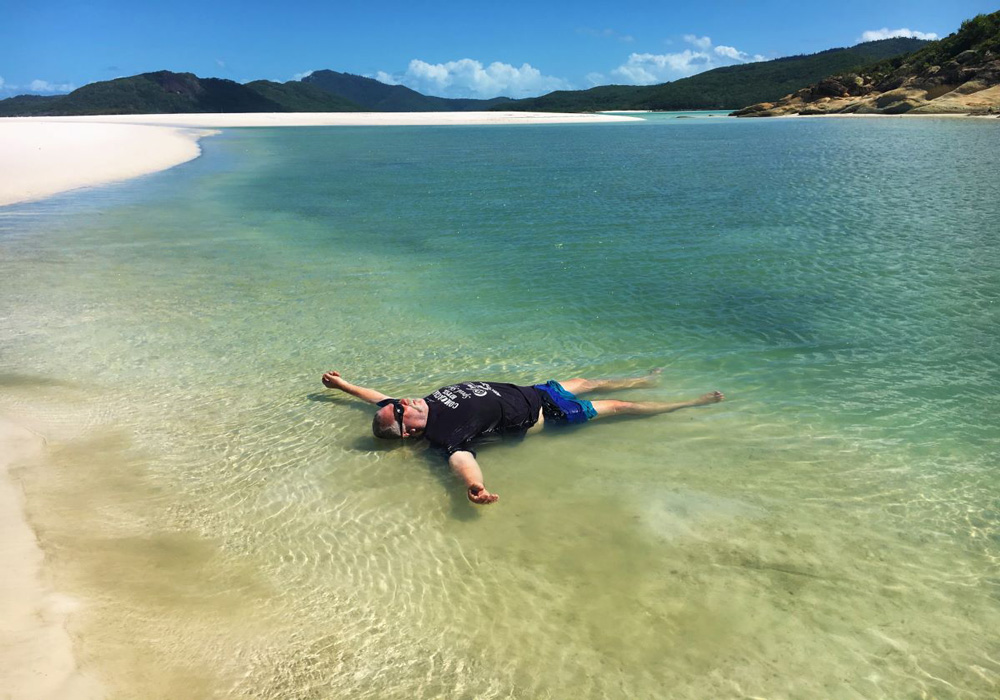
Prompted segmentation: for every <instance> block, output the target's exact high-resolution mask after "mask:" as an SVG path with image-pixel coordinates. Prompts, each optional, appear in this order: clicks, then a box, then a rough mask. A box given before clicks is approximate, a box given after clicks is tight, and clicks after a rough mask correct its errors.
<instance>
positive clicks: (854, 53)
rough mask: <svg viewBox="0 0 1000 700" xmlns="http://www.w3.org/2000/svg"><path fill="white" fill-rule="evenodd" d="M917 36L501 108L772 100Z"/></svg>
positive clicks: (691, 105) (703, 105)
mask: <svg viewBox="0 0 1000 700" xmlns="http://www.w3.org/2000/svg"><path fill="white" fill-rule="evenodd" d="M926 43H927V42H926V41H922V40H920V39H902V38H900V39H883V40H881V41H868V42H864V43H861V44H858V45H856V46H852V47H850V48H846V49H845V48H841V49H829V50H827V51H821V52H819V53H814V54H809V55H806V56H789V57H786V58H777V59H774V60H773V61H761V62H759V63H747V64H743V65H739V66H726V67H724V68H716V69H714V70H710V71H706V72H704V73H699V74H698V75H693V76H691V77H690V78H682V79H681V80H675V81H674V82H671V83H663V84H661V85H647V86H634V85H603V86H600V87H595V88H591V89H590V90H571V91H558V92H552V93H549V94H548V95H543V96H541V97H535V98H530V99H526V100H515V101H513V102H507V103H505V104H504V105H503V106H502V107H500V108H501V109H512V110H523V111H540V112H600V111H603V110H629V109H635V110H646V109H650V110H676V109H731V108H733V107H739V106H742V105H747V104H750V103H753V102H764V101H768V100H777V99H778V98H780V97H783V96H785V95H787V94H789V93H790V92H794V91H795V90H798V89H799V88H801V87H804V86H806V85H809V84H810V83H814V82H816V81H818V80H820V79H821V78H824V77H826V76H828V75H832V74H834V73H838V72H844V71H849V70H851V69H853V68H857V67H859V66H863V65H867V64H870V63H872V62H874V61H880V60H882V59H887V58H892V57H894V56H899V55H901V54H906V53H910V52H912V51H916V50H917V49H919V48H921V47H922V46H923V45H924V44H926Z"/></svg>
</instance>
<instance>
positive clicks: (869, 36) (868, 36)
mask: <svg viewBox="0 0 1000 700" xmlns="http://www.w3.org/2000/svg"><path fill="white" fill-rule="evenodd" d="M896 37H905V38H907V39H926V40H928V41H934V40H935V39H937V38H938V35H937V34H935V33H934V32H917V31H913V30H911V29H906V28H905V27H904V28H903V29H889V28H888V27H882V28H881V29H870V30H868V31H867V32H864V33H862V35H861V38H860V39H859V41H879V40H880V39H895V38H896Z"/></svg>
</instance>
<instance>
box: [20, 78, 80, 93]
mask: <svg viewBox="0 0 1000 700" xmlns="http://www.w3.org/2000/svg"><path fill="white" fill-rule="evenodd" d="M28 89H29V90H31V91H32V92H72V91H73V90H74V89H75V88H74V86H73V85H71V84H70V83H50V82H49V81H48V80H32V81H31V83H30V84H29V85H28Z"/></svg>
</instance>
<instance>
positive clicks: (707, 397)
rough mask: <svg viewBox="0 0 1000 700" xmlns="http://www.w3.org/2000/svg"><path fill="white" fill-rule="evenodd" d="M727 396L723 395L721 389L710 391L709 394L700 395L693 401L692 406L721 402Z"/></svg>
mask: <svg viewBox="0 0 1000 700" xmlns="http://www.w3.org/2000/svg"><path fill="white" fill-rule="evenodd" d="M724 398H726V397H725V396H723V394H722V392H721V391H710V392H708V393H707V394H703V395H702V396H699V397H698V398H696V399H695V400H694V401H692V402H691V405H692V406H704V405H705V404H709V403H719V402H720V401H722V400H723V399H724Z"/></svg>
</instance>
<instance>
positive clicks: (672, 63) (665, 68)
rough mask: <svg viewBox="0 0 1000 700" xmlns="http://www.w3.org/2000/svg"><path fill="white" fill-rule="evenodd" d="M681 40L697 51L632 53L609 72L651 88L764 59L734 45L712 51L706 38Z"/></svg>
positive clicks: (635, 83)
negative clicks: (737, 64) (657, 84)
mask: <svg viewBox="0 0 1000 700" xmlns="http://www.w3.org/2000/svg"><path fill="white" fill-rule="evenodd" d="M684 41H686V42H688V43H689V44H692V45H694V46H695V47H697V49H698V50H695V51H693V50H691V49H685V50H684V51H679V52H676V53H664V54H652V53H633V54H631V55H630V56H629V57H628V61H627V62H626V63H625V64H623V65H620V66H618V67H617V68H615V69H614V70H613V71H611V73H612V74H613V75H615V76H617V77H618V78H623V79H624V80H625V81H626V82H627V83H630V84H633V85H653V84H656V83H665V82H667V81H668V80H676V79H678V78H686V77H688V76H691V75H694V74H696V73H702V72H704V71H707V70H711V69H713V68H720V67H722V66H731V65H733V64H734V63H752V62H754V61H763V60H764V57H763V56H761V55H760V54H755V55H753V56H751V55H750V54H748V53H745V52H743V51H740V50H739V49H737V48H736V47H734V46H716V47H714V48H713V47H712V40H711V38H709V37H707V36H697V35H695V34H685V35H684Z"/></svg>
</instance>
